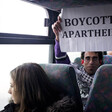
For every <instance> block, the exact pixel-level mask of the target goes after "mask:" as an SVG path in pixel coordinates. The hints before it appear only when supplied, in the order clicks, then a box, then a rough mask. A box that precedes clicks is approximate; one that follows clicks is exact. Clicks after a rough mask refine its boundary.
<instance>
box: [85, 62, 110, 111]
mask: <svg viewBox="0 0 112 112" xmlns="http://www.w3.org/2000/svg"><path fill="white" fill-rule="evenodd" d="M85 112H112V65H111V64H104V65H102V66H101V67H100V68H99V69H98V70H97V71H96V74H95V77H94V80H93V83H92V87H91V90H90V94H89V97H88V100H87V105H86V109H85Z"/></svg>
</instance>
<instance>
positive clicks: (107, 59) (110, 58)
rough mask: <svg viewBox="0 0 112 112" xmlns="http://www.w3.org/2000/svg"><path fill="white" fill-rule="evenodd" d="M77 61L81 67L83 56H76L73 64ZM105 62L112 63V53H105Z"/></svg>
mask: <svg viewBox="0 0 112 112" xmlns="http://www.w3.org/2000/svg"><path fill="white" fill-rule="evenodd" d="M75 63H76V64H78V66H79V67H80V66H81V65H82V64H81V58H80V57H77V58H75V59H74V62H73V64H75ZM103 63H104V64H112V55H103Z"/></svg>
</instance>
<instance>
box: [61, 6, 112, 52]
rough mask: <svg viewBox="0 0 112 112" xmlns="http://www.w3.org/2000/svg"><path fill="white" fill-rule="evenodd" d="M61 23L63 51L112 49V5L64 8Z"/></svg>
mask: <svg viewBox="0 0 112 112" xmlns="http://www.w3.org/2000/svg"><path fill="white" fill-rule="evenodd" d="M61 25H62V29H63V30H62V32H60V34H59V39H60V48H61V51H64V52H74V51H110V50H112V5H102V6H101V5H98V6H88V7H87V6H85V7H77V8H65V9H62V23H61Z"/></svg>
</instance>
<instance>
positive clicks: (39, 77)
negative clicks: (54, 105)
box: [8, 63, 55, 112]
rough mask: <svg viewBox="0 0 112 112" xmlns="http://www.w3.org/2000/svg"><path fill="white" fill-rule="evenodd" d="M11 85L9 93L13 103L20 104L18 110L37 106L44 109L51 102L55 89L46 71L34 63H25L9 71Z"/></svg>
mask: <svg viewBox="0 0 112 112" xmlns="http://www.w3.org/2000/svg"><path fill="white" fill-rule="evenodd" d="M10 74H11V82H10V83H11V87H10V89H9V91H8V92H9V93H10V94H11V96H12V100H13V102H14V103H15V104H18V105H19V106H20V109H19V112H24V111H25V110H29V109H33V108H34V107H38V108H40V109H42V108H43V109H44V107H46V106H47V105H49V102H52V100H54V99H53V97H54V98H55V96H53V95H54V94H55V93H54V92H55V91H54V90H53V88H52V84H51V83H50V81H49V79H48V77H47V75H46V73H45V72H44V70H43V69H42V68H41V66H40V65H38V64H36V63H25V64H23V65H20V66H18V67H16V68H15V69H13V70H12V71H11V73H10Z"/></svg>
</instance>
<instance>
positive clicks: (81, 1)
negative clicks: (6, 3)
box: [24, 0, 112, 12]
mask: <svg viewBox="0 0 112 112" xmlns="http://www.w3.org/2000/svg"><path fill="white" fill-rule="evenodd" d="M24 1H28V2H32V3H35V4H38V5H41V6H43V7H44V8H47V9H50V10H53V11H58V12H59V11H60V9H61V8H68V7H79V6H88V5H89V6H90V5H103V4H112V0H24Z"/></svg>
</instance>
